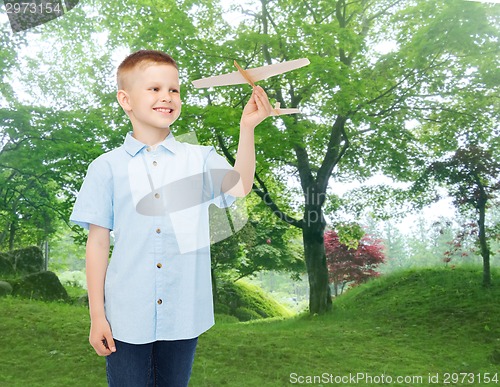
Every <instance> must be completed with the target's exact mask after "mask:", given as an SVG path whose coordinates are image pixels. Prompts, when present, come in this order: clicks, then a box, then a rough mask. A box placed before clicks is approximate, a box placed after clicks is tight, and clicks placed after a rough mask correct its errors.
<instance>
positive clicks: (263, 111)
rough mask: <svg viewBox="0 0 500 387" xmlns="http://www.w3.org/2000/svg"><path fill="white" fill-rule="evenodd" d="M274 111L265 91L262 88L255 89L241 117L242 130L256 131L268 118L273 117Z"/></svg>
mask: <svg viewBox="0 0 500 387" xmlns="http://www.w3.org/2000/svg"><path fill="white" fill-rule="evenodd" d="M272 110H273V108H272V106H271V104H270V103H269V99H268V98H267V94H266V92H265V91H264V89H263V88H262V87H260V86H256V87H254V89H253V92H252V96H251V97H250V100H249V101H248V103H247V104H246V106H245V108H244V109H243V114H242V115H241V122H240V126H241V128H245V129H254V128H255V127H256V126H257V125H258V124H260V123H261V122H262V121H263V120H264V119H265V118H266V117H269V116H270V115H271V111H272Z"/></svg>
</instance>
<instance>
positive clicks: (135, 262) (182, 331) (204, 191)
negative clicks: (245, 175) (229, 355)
mask: <svg viewBox="0 0 500 387" xmlns="http://www.w3.org/2000/svg"><path fill="white" fill-rule="evenodd" d="M231 171H232V167H231V166H230V165H229V163H228V162H227V161H226V160H225V159H224V158H223V157H221V156H220V155H218V154H217V153H216V152H215V150H214V148H213V147H209V146H200V145H191V144H187V143H181V142H178V141H176V140H175V138H174V136H173V135H172V134H170V135H169V136H168V137H167V138H166V139H165V140H164V141H163V142H162V143H161V144H159V145H158V146H157V147H156V148H154V149H153V148H152V147H148V146H147V145H145V144H143V143H141V142H139V141H137V140H136V139H135V138H134V137H133V136H132V135H131V134H130V133H129V134H128V135H127V137H126V139H125V142H124V144H123V145H122V146H120V147H119V148H117V149H115V150H113V151H110V152H108V153H105V154H103V155H101V156H100V157H98V158H97V159H95V160H94V161H93V162H92V163H91V164H90V166H89V168H88V172H87V176H86V177H85V180H84V182H83V185H82V187H81V189H80V192H79V194H78V197H77V200H76V203H75V206H74V208H73V213H72V214H71V217H70V220H71V221H72V222H74V223H76V224H78V225H80V226H82V227H84V228H86V229H88V228H89V224H95V225H98V226H101V227H105V228H108V229H110V230H113V234H114V248H113V253H112V256H111V260H110V262H109V265H108V269H107V272H106V280H105V311H106V317H107V319H108V321H109V323H110V325H111V329H112V332H113V337H114V338H116V339H118V340H120V341H124V342H127V343H132V344H144V343H149V342H153V341H156V340H181V339H189V338H194V337H197V336H199V335H200V334H201V333H203V332H205V331H206V330H208V329H209V328H210V327H211V326H212V325H213V324H214V315H213V302H212V284H211V271H210V231H209V212H208V207H209V205H210V204H212V203H215V204H216V205H217V206H218V207H221V208H223V207H227V206H229V205H230V204H231V203H232V202H233V201H234V198H233V197H232V196H229V195H225V194H222V192H221V184H222V179H223V178H224V176H225V175H226V174H227V173H233V174H234V173H236V172H231Z"/></svg>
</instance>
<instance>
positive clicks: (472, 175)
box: [427, 145, 500, 286]
mask: <svg viewBox="0 0 500 387" xmlns="http://www.w3.org/2000/svg"><path fill="white" fill-rule="evenodd" d="M427 173H428V174H429V175H431V176H433V177H435V179H436V180H437V181H438V182H441V183H444V184H445V185H446V187H447V188H448V191H449V193H450V195H451V196H452V197H453V198H454V201H455V203H456V205H457V206H458V208H459V209H462V210H466V209H467V207H469V208H470V207H472V208H473V209H474V210H475V212H476V215H477V218H476V221H477V225H478V244H479V247H480V251H481V256H482V258H483V285H484V286H490V285H491V273H490V255H491V250H490V246H489V242H488V235H487V230H486V210H487V208H488V204H489V202H490V200H491V199H493V198H494V197H495V196H497V195H498V192H499V191H500V161H499V160H498V159H497V158H495V157H494V155H493V152H491V151H489V150H487V149H483V148H482V147H480V146H475V145H469V146H468V147H467V148H460V149H457V151H456V152H455V153H454V154H453V155H452V156H451V157H449V158H447V159H445V160H442V161H436V162H434V163H432V164H431V165H430V166H429V168H428V171H427Z"/></svg>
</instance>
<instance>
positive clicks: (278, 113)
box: [271, 102, 300, 116]
mask: <svg viewBox="0 0 500 387" xmlns="http://www.w3.org/2000/svg"><path fill="white" fill-rule="evenodd" d="M298 113H300V110H299V109H281V108H280V103H279V102H276V104H275V105H274V108H273V110H271V115H272V116H282V115H283V114H298Z"/></svg>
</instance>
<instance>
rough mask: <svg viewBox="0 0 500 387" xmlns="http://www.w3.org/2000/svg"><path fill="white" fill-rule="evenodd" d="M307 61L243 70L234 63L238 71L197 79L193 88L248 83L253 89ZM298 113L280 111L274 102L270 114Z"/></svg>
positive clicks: (303, 59)
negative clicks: (263, 81)
mask: <svg viewBox="0 0 500 387" xmlns="http://www.w3.org/2000/svg"><path fill="white" fill-rule="evenodd" d="M309 63H310V62H309V59H306V58H302V59H296V60H291V61H289V62H282V63H276V64H272V65H268V66H262V67H256V68H253V69H248V70H243V69H242V68H241V66H240V65H239V64H238V63H237V62H236V61H234V65H235V66H236V68H237V69H238V71H235V72H233V73H229V74H223V75H216V76H214V77H209V78H203V79H198V80H196V81H193V86H194V87H197V88H205V87H212V86H228V85H239V84H242V83H249V84H250V85H251V86H252V87H255V82H258V81H262V80H263V79H267V78H270V77H273V76H275V75H279V74H283V73H286V72H287V71H291V70H295V69H298V68H300V67H304V66H307V65H308V64H309ZM295 113H300V110H299V109H281V108H280V103H279V102H276V105H275V106H274V109H273V110H272V112H271V115H273V116H280V115H282V114H295Z"/></svg>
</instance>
